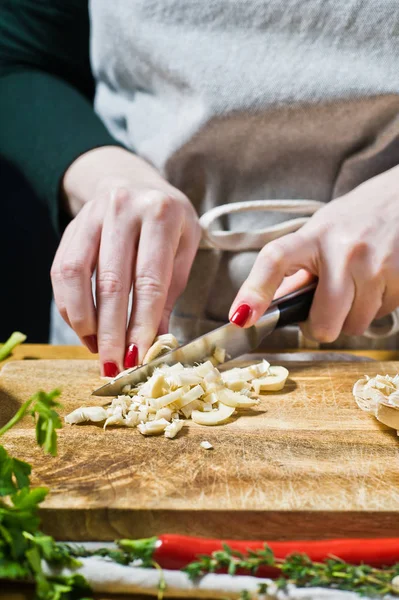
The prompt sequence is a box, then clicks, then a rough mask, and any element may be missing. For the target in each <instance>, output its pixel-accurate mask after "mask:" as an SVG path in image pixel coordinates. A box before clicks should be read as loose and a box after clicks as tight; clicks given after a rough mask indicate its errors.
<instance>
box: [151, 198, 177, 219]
mask: <svg viewBox="0 0 399 600" xmlns="http://www.w3.org/2000/svg"><path fill="white" fill-rule="evenodd" d="M178 206H179V202H178V201H177V200H176V198H174V197H173V196H171V195H169V194H162V193H160V192H157V193H156V195H155V198H154V193H152V215H153V218H154V219H155V220H157V221H165V220H166V219H168V218H169V217H170V215H171V213H173V214H174V215H176V212H177V209H178Z"/></svg>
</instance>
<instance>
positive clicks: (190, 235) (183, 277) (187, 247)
mask: <svg viewBox="0 0 399 600" xmlns="http://www.w3.org/2000/svg"><path fill="white" fill-rule="evenodd" d="M200 239H201V230H200V228H199V227H197V224H196V223H193V224H192V226H191V227H189V229H187V230H186V231H185V233H184V235H183V236H182V238H181V240H180V243H179V247H178V249H177V252H176V256H175V259H174V266H173V274H172V279H171V282H170V287H169V291H168V295H167V298H166V302H165V306H164V309H163V313H162V318H161V322H160V325H159V329H158V335H162V334H163V333H168V331H169V321H170V315H171V314H172V310H173V307H174V305H175V304H176V301H177V299H178V298H179V296H181V294H182V293H183V291H184V290H185V288H186V286H187V281H188V278H189V276H190V271H191V267H192V265H193V262H194V259H195V255H196V253H197V250H198V245H199V242H200Z"/></svg>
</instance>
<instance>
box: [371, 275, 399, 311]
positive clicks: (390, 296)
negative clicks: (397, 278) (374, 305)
mask: <svg viewBox="0 0 399 600" xmlns="http://www.w3.org/2000/svg"><path fill="white" fill-rule="evenodd" d="M398 306H399V287H398V285H397V284H396V282H395V283H394V284H393V285H389V286H387V287H386V289H385V291H384V293H383V295H382V302H381V306H380V308H379V310H378V311H377V314H376V315H375V317H374V318H375V319H382V317H386V315H389V314H390V313H391V312H393V311H394V310H395V309H396V308H398Z"/></svg>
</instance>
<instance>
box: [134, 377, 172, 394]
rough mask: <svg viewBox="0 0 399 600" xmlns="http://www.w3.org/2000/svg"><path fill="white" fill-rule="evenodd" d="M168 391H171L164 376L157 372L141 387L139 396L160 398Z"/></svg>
mask: <svg viewBox="0 0 399 600" xmlns="http://www.w3.org/2000/svg"><path fill="white" fill-rule="evenodd" d="M167 391H169V386H168V384H167V382H166V381H165V376H164V374H163V373H161V372H160V371H158V370H156V371H155V373H154V374H153V375H151V377H150V378H149V379H148V380H147V381H146V382H145V383H144V384H143V385H142V386H141V387H140V389H139V396H146V397H147V398H160V397H161V396H162V395H163V394H165V392H167Z"/></svg>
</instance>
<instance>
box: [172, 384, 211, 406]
mask: <svg viewBox="0 0 399 600" xmlns="http://www.w3.org/2000/svg"><path fill="white" fill-rule="evenodd" d="M203 395H204V390H203V389H202V387H201V386H200V385H196V386H195V387H193V388H192V389H191V390H190V391H189V392H187V393H186V394H184V396H182V397H181V398H179V400H176V402H173V408H174V409H175V410H180V409H181V408H183V406H187V404H190V403H191V402H193V400H198V398H201V396H203Z"/></svg>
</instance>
